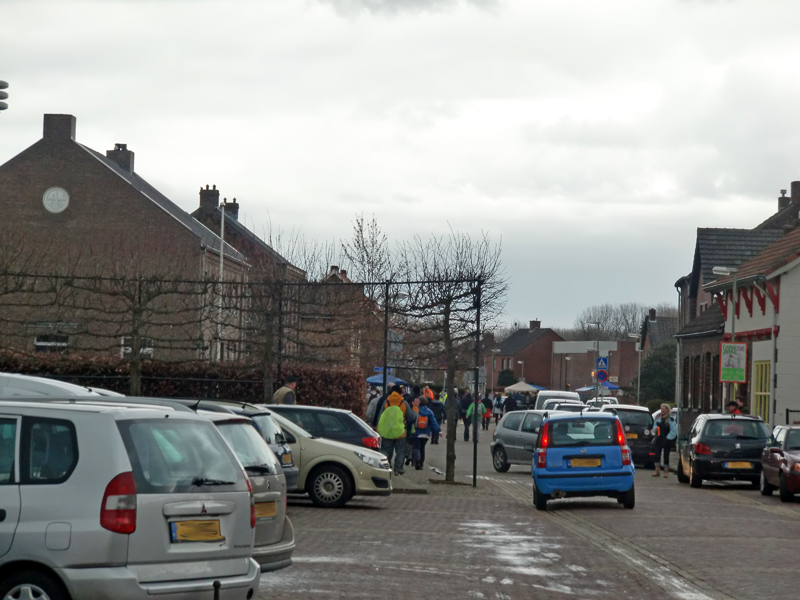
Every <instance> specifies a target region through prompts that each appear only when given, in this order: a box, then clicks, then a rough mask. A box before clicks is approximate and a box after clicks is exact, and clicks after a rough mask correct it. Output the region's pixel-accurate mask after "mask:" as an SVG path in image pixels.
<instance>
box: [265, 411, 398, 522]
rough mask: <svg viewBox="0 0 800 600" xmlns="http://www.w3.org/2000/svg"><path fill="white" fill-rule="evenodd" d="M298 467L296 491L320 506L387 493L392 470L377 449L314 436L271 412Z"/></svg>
mask: <svg viewBox="0 0 800 600" xmlns="http://www.w3.org/2000/svg"><path fill="white" fill-rule="evenodd" d="M273 418H274V419H275V420H276V421H277V422H278V424H279V425H280V426H281V429H282V430H283V432H284V434H285V435H286V440H287V442H288V443H289V445H290V446H291V447H292V453H293V454H294V460H295V463H296V464H297V466H298V467H299V468H300V475H299V477H298V479H297V490H298V491H300V490H302V491H304V492H306V493H307V494H308V495H309V497H310V498H311V501H312V502H313V503H314V504H315V505H317V506H321V507H324V508H338V507H340V506H344V505H345V504H347V503H348V502H349V501H350V499H351V498H352V497H353V496H356V495H358V496H389V495H391V493H392V470H391V468H390V467H389V461H388V460H387V459H386V457H385V456H384V455H383V454H381V453H380V452H376V451H374V450H370V449H368V448H362V447H359V446H353V445H351V444H344V443H342V442H336V441H334V440H327V439H324V438H318V437H315V436H313V435H311V433H309V432H308V431H306V430H305V429H303V428H302V427H300V426H299V425H296V424H295V423H292V422H291V421H289V420H288V419H286V418H285V417H283V416H282V415H279V414H277V413H274V414H273Z"/></svg>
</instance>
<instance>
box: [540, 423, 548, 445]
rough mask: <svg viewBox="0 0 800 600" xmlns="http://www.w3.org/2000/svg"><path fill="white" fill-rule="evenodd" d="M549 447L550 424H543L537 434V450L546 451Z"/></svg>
mask: <svg viewBox="0 0 800 600" xmlns="http://www.w3.org/2000/svg"><path fill="white" fill-rule="evenodd" d="M549 445H550V423H545V424H544V426H543V427H542V431H541V432H540V433H539V448H542V449H544V450H547V447H548V446H549Z"/></svg>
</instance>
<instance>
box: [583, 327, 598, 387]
mask: <svg viewBox="0 0 800 600" xmlns="http://www.w3.org/2000/svg"><path fill="white" fill-rule="evenodd" d="M584 325H594V326H595V327H596V328H597V330H596V333H597V337H598V339H596V340H595V342H594V351H593V357H592V384H593V385H594V397H595V398H597V396H599V395H600V394H599V392H598V390H597V383H598V382H597V355H598V354H599V352H600V339H599V338H600V323H599V322H598V321H586V323H584Z"/></svg>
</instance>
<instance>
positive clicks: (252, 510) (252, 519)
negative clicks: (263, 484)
mask: <svg viewBox="0 0 800 600" xmlns="http://www.w3.org/2000/svg"><path fill="white" fill-rule="evenodd" d="M242 475H244V480H245V481H246V482H247V491H248V492H250V529H255V528H256V500H255V498H254V497H253V486H252V485H250V478H249V477H248V476H247V473H245V472H244V471H242Z"/></svg>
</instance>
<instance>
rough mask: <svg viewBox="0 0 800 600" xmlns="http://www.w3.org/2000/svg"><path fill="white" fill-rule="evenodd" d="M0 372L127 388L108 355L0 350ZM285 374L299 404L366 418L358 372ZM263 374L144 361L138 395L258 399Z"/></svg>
mask: <svg viewBox="0 0 800 600" xmlns="http://www.w3.org/2000/svg"><path fill="white" fill-rule="evenodd" d="M0 372H6V373H21V374H24V375H36V376H37V377H49V378H52V379H58V380H60V381H66V382H69V383H75V384H78V385H83V386H87V387H92V386H94V387H98V388H105V389H108V390H112V391H115V392H119V393H121V394H127V393H128V390H129V386H130V382H129V365H128V363H127V362H125V361H123V360H121V359H118V358H111V357H90V356H76V355H68V356H64V355H61V354H37V355H34V356H30V355H23V354H18V353H15V352H11V351H0ZM283 373H284V375H286V374H288V373H292V374H293V375H295V376H296V377H297V398H298V402H299V404H307V405H311V406H330V407H332V408H343V409H347V410H352V411H353V412H354V413H356V414H357V415H359V416H361V417H363V416H364V414H365V412H366V397H365V385H366V384H365V382H364V379H363V376H362V375H361V374H360V373H359V372H358V371H355V370H352V369H323V368H319V367H310V366H305V365H290V366H284V368H283ZM263 374H264V372H263V370H262V369H260V368H258V367H255V366H233V365H218V364H209V363H207V362H202V361H197V362H184V363H166V362H152V361H147V362H145V363H144V364H143V366H142V395H143V396H147V397H153V398H208V399H225V400H237V401H242V402H261V400H262V397H263V393H262V392H263ZM273 379H274V380H275V382H276V383H275V388H276V389H277V387H279V382H278V378H277V373H273ZM281 383H282V382H281Z"/></svg>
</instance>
